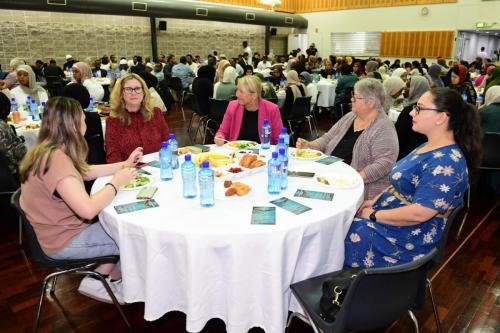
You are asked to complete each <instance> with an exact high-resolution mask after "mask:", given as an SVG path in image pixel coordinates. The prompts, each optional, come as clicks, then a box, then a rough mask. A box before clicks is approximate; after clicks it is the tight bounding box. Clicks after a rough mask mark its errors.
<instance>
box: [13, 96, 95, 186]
mask: <svg viewBox="0 0 500 333" xmlns="http://www.w3.org/2000/svg"><path fill="white" fill-rule="evenodd" d="M82 114H83V110H82V107H81V106H80V103H78V102H77V101H76V100H75V99H73V98H68V97H62V96H59V97H53V98H51V99H49V100H48V102H47V105H46V107H45V111H44V113H43V118H42V125H41V128H40V133H39V134H38V139H37V142H36V145H35V146H34V147H33V148H31V149H30V150H29V151H28V153H27V154H26V156H25V157H24V159H23V161H22V162H21V166H20V178H21V182H22V183H24V182H25V181H26V180H28V178H29V176H30V175H37V176H41V175H43V174H45V173H46V172H47V171H48V170H49V168H50V160H51V157H52V154H53V153H54V151H56V150H57V149H61V150H62V151H63V152H64V153H65V154H66V155H67V156H68V157H69V158H70V159H71V161H72V162H73V165H74V166H75V168H76V170H78V172H80V174H82V175H83V174H84V173H85V172H86V171H87V170H88V167H89V166H88V164H87V162H86V161H85V160H86V158H87V152H88V146H87V141H85V138H84V137H83V135H82V133H81V132H80V128H81V125H82ZM42 166H44V169H43V170H42Z"/></svg>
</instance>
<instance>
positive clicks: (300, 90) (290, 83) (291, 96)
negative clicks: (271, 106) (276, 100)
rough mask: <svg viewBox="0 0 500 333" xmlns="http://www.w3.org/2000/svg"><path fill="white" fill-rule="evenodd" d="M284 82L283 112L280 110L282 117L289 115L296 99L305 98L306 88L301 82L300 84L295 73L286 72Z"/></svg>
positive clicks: (291, 71) (292, 71)
mask: <svg viewBox="0 0 500 333" xmlns="http://www.w3.org/2000/svg"><path fill="white" fill-rule="evenodd" d="M286 81H287V85H286V88H285V93H286V97H285V104H284V105H283V110H281V114H282V116H288V115H289V114H290V112H291V111H292V105H293V103H294V102H295V100H296V99H297V98H298V97H305V96H307V88H306V86H305V85H304V84H303V83H302V82H300V80H299V74H298V73H297V72H296V71H294V70H290V71H288V72H287V73H286Z"/></svg>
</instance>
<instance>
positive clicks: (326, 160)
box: [316, 156, 343, 165]
mask: <svg viewBox="0 0 500 333" xmlns="http://www.w3.org/2000/svg"><path fill="white" fill-rule="evenodd" d="M338 161H343V159H341V158H338V157H335V156H327V157H323V158H321V159H319V160H317V161H316V162H318V163H321V164H324V165H330V164H333V163H335V162H338Z"/></svg>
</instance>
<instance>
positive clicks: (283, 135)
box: [279, 127, 290, 155]
mask: <svg viewBox="0 0 500 333" xmlns="http://www.w3.org/2000/svg"><path fill="white" fill-rule="evenodd" d="M279 137H280V138H283V139H284V140H285V145H286V154H287V155H288V147H290V134H288V130H287V128H286V127H283V128H282V129H281V134H280V136H279Z"/></svg>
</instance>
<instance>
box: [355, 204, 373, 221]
mask: <svg viewBox="0 0 500 333" xmlns="http://www.w3.org/2000/svg"><path fill="white" fill-rule="evenodd" d="M374 211H375V209H373V208H371V207H366V208H363V210H362V211H361V213H360V214H359V216H358V215H357V217H360V218H362V219H367V220H368V219H369V218H370V214H371V213H373V212H374Z"/></svg>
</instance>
